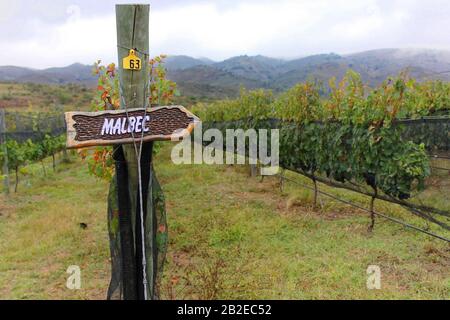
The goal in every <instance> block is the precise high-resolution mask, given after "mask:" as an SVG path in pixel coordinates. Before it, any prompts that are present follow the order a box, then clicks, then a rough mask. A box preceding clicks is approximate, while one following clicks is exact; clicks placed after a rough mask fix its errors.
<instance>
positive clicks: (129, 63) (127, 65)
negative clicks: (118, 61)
mask: <svg viewBox="0 0 450 320" xmlns="http://www.w3.org/2000/svg"><path fill="white" fill-rule="evenodd" d="M122 64H123V68H124V69H126V70H141V59H139V58H138V56H137V55H136V54H135V53H134V50H133V49H131V50H130V53H129V54H128V57H125V58H123V63H122Z"/></svg>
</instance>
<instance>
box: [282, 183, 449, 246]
mask: <svg viewBox="0 0 450 320" xmlns="http://www.w3.org/2000/svg"><path fill="white" fill-rule="evenodd" d="M278 176H279V177H280V178H281V179H283V180H287V181H290V182H293V183H295V184H297V185H299V186H302V187H304V188H307V189H310V190H314V188H313V187H310V186H308V185H306V184H303V183H301V182H298V181H296V180H293V179H291V178H288V177H286V176H284V175H282V174H278ZM317 192H319V193H321V194H323V195H325V196H327V197H330V198H332V199H334V200H337V201H339V202H342V203H345V204H348V205H350V206H353V207H355V208H358V209H360V210H363V211H366V212H368V213H373V214H375V215H377V216H380V217H383V218H385V219H387V220H389V221H392V222H395V223H398V224H401V225H403V226H405V227H407V228H410V229H413V230H416V231H418V232H422V233H424V234H427V235H429V236H431V237H434V238H437V239H439V240H442V241H446V242H449V243H450V239H447V238H445V237H443V236H440V235H437V234H435V233H432V232H429V231H427V230H424V229H421V228H419V227H416V226H413V225H411V224H409V223H406V222H403V221H401V220H399V219H396V218H392V217H389V216H387V215H386V214H383V213H380V212H376V211H370V210H369V209H367V208H364V207H362V206H360V205H357V204H355V203H353V202H350V201H348V200H345V199H342V198H339V197H337V196H335V195H332V194H330V193H327V192H324V191H321V190H319V189H318V190H317Z"/></svg>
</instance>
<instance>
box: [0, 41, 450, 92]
mask: <svg viewBox="0 0 450 320" xmlns="http://www.w3.org/2000/svg"><path fill="white" fill-rule="evenodd" d="M165 66H166V67H167V70H168V77H169V78H170V79H171V80H173V81H175V82H177V83H178V86H179V87H180V89H181V91H182V93H184V94H185V95H190V96H200V97H201V96H206V97H225V96H233V95H236V94H237V93H238V91H239V88H240V87H241V86H244V87H246V88H248V89H255V88H267V89H274V90H276V91H279V90H285V89H287V88H289V87H291V86H293V85H294V84H296V83H298V82H302V81H305V80H312V79H316V80H319V81H323V82H324V83H327V81H328V79H329V78H331V77H336V78H337V79H340V78H342V77H343V76H344V74H345V73H346V72H347V70H348V69H353V70H355V71H357V72H359V73H360V74H361V76H362V78H363V81H364V82H365V83H368V84H369V85H377V84H379V83H380V82H381V81H383V80H384V79H386V78H387V77H388V76H393V75H396V74H398V73H399V72H401V71H403V70H407V71H408V72H409V73H410V74H411V75H412V76H414V77H416V78H417V79H419V80H424V79H436V78H439V79H443V80H446V81H450V72H448V71H450V51H442V50H431V49H379V50H371V51H365V52H360V53H355V54H348V55H339V54H335V53H330V54H318V55H313V56H308V57H303V58H299V59H294V60H282V59H275V58H269V57H265V56H261V55H258V56H247V55H243V56H237V57H232V58H230V59H226V60H224V61H221V62H214V61H212V60H210V59H207V58H200V59H198V58H192V57H189V56H169V57H168V58H167V61H166V64H165ZM91 69H92V67H91V66H87V65H82V64H79V63H76V64H72V65H70V66H67V67H63V68H50V69H44V70H35V69H30V68H21V67H14V66H4V67H0V81H14V82H38V83H51V84H65V83H78V84H86V85H93V84H95V83H96V79H95V77H94V76H93V75H92V74H91Z"/></svg>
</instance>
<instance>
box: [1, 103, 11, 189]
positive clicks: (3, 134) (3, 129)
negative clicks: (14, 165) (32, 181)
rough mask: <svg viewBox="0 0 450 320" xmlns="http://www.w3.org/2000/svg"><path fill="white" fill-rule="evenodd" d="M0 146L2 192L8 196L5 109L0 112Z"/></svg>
mask: <svg viewBox="0 0 450 320" xmlns="http://www.w3.org/2000/svg"><path fill="white" fill-rule="evenodd" d="M0 144H1V146H2V149H3V154H4V156H3V166H2V172H3V175H4V178H3V186H4V188H3V189H4V192H5V193H6V194H9V170H8V149H7V148H6V117H5V109H1V110H0Z"/></svg>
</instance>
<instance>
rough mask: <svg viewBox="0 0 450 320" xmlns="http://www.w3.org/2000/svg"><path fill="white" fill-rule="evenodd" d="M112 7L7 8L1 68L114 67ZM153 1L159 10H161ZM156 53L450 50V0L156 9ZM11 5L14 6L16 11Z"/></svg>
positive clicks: (322, 0)
mask: <svg viewBox="0 0 450 320" xmlns="http://www.w3.org/2000/svg"><path fill="white" fill-rule="evenodd" d="M114 2H115V1H113V0H105V1H101V2H95V1H88V0H78V1H77V0H74V1H69V0H61V1H57V2H55V1H48V0H41V1H33V0H22V1H15V2H10V1H8V2H7V3H6V1H5V0H0V46H1V47H2V48H6V49H7V50H2V51H1V52H0V65H23V66H30V67H37V68H42V67H49V66H63V65H67V64H70V63H73V62H82V63H92V62H93V61H95V60H96V59H98V58H101V59H103V60H104V61H105V62H109V61H115V60H116V51H117V49H116V34H115V33H116V31H115V30H116V29H115V13H114ZM153 3H154V5H153ZM153 3H152V5H151V13H150V51H151V54H155V55H156V54H160V53H167V54H185V55H191V56H198V57H199V56H204V57H210V58H213V59H216V60H221V59H225V58H227V57H230V56H234V55H239V54H249V55H254V54H264V55H268V56H275V57H297V56H302V55H306V54H314V53H323V52H337V53H350V52H355V51H361V50H369V49H375V48H383V47H435V48H441V49H442V48H447V49H449V48H450V43H449V42H448V40H447V38H448V34H447V33H448V30H449V28H450V20H449V19H448V16H449V15H450V3H449V2H448V1H446V0H429V1H427V2H424V1H421V0H391V1H388V0H363V1H361V0H279V1H267V0H266V1H264V0H259V1H256V0H247V1H223V0H222V1H205V0H199V1H193V0H191V1H182V2H181V1H175V0H169V1H154V2H153ZM9 4H11V5H9Z"/></svg>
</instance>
